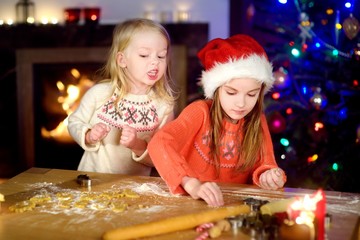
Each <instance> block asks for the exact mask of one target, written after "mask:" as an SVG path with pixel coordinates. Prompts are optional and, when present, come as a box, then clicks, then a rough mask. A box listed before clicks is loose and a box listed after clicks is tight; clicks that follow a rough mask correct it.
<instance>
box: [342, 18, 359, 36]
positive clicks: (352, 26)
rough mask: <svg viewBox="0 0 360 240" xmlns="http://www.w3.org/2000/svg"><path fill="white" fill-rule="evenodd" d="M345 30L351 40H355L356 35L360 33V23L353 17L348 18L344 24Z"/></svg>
mask: <svg viewBox="0 0 360 240" xmlns="http://www.w3.org/2000/svg"><path fill="white" fill-rule="evenodd" d="M343 29H344V32H345V35H346V36H347V37H348V38H349V39H350V40H352V39H354V38H355V37H356V35H357V34H358V33H359V31H360V23H359V21H358V20H357V19H356V18H355V17H354V16H353V15H352V14H350V16H349V17H348V18H346V19H345V20H344V22H343Z"/></svg>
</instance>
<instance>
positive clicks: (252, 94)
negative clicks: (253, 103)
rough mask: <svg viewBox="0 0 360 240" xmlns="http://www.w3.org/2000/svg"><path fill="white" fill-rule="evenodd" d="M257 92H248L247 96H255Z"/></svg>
mask: <svg viewBox="0 0 360 240" xmlns="http://www.w3.org/2000/svg"><path fill="white" fill-rule="evenodd" d="M256 95H257V93H249V94H248V96H249V97H256Z"/></svg>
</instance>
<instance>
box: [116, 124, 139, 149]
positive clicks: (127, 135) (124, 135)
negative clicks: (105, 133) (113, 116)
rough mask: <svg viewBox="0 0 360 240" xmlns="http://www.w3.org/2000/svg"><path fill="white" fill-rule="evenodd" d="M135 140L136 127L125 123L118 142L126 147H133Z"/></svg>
mask: <svg viewBox="0 0 360 240" xmlns="http://www.w3.org/2000/svg"><path fill="white" fill-rule="evenodd" d="M136 140H137V136H136V129H135V128H132V127H130V126H127V125H125V126H123V129H122V132H121V137H120V144H122V145H124V146H125V147H127V148H133V147H134V146H135V145H136Z"/></svg>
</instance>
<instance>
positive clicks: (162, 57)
mask: <svg viewBox="0 0 360 240" xmlns="http://www.w3.org/2000/svg"><path fill="white" fill-rule="evenodd" d="M158 58H160V59H165V58H166V56H158Z"/></svg>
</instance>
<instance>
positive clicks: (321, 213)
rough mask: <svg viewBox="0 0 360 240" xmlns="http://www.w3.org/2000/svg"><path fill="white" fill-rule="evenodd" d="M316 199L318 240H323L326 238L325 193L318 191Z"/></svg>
mask: <svg viewBox="0 0 360 240" xmlns="http://www.w3.org/2000/svg"><path fill="white" fill-rule="evenodd" d="M314 198H316V199H317V200H318V201H317V203H316V210H315V218H316V221H317V222H316V225H317V239H318V240H323V239H324V238H325V214H326V196H325V194H324V192H323V191H322V190H321V189H320V190H318V191H317V193H316V195H315V197H314Z"/></svg>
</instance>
